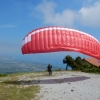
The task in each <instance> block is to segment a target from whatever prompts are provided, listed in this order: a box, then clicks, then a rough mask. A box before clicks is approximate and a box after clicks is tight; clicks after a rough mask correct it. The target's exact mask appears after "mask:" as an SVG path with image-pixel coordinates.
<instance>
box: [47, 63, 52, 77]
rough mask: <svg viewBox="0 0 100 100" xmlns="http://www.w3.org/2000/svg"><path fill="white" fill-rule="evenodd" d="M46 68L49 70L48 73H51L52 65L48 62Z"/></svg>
mask: <svg viewBox="0 0 100 100" xmlns="http://www.w3.org/2000/svg"><path fill="white" fill-rule="evenodd" d="M47 70H48V72H49V75H52V65H50V64H48V66H47Z"/></svg>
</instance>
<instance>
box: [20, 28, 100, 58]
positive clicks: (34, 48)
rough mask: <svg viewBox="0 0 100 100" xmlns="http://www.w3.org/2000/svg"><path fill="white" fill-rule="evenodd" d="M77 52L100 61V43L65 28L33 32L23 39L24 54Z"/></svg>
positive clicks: (40, 29) (42, 29)
mask: <svg viewBox="0 0 100 100" xmlns="http://www.w3.org/2000/svg"><path fill="white" fill-rule="evenodd" d="M56 51H77V52H81V53H83V54H86V55H89V56H92V57H95V58H97V59H100V43H99V41H98V40H97V39H96V38H94V37H93V36H91V35H89V34H87V33H84V32H81V31H77V30H74V29H69V28H63V27H44V28H39V29H36V30H33V31H32V32H30V33H29V34H27V35H26V36H25V38H24V39H23V45H22V53H23V54H29V53H45V52H56Z"/></svg>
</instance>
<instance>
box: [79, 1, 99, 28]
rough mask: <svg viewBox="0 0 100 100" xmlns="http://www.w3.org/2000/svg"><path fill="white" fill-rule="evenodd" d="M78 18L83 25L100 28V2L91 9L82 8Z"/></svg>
mask: <svg viewBox="0 0 100 100" xmlns="http://www.w3.org/2000/svg"><path fill="white" fill-rule="evenodd" d="M78 17H79V19H80V21H81V23H82V24H83V25H87V26H95V27H100V2H95V3H94V5H92V6H89V7H82V8H81V9H80V10H79V12H78Z"/></svg>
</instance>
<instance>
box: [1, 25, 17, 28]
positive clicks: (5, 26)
mask: <svg viewBox="0 0 100 100" xmlns="http://www.w3.org/2000/svg"><path fill="white" fill-rule="evenodd" d="M13 27H16V26H14V25H0V28H13Z"/></svg>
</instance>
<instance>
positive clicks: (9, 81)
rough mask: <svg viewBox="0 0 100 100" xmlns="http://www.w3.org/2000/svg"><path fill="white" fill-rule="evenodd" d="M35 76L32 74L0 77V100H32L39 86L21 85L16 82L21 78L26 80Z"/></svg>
mask: <svg viewBox="0 0 100 100" xmlns="http://www.w3.org/2000/svg"><path fill="white" fill-rule="evenodd" d="M35 75H36V74H32V73H31V74H30V73H20V74H19V73H18V74H8V75H3V74H2V75H0V100H31V99H34V98H35V96H36V94H37V93H38V92H39V90H40V87H39V85H36V84H35V85H34V84H33V85H28V84H21V83H20V82H19V81H18V80H19V79H20V78H21V77H23V76H25V77H26V78H28V77H30V76H31V77H32V76H33V77H35ZM4 76H5V77H4ZM38 76H39V75H38Z"/></svg>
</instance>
